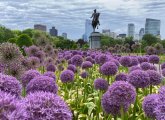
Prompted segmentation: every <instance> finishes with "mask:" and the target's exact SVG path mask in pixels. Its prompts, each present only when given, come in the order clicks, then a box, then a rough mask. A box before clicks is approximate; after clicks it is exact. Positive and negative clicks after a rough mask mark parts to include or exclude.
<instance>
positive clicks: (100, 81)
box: [94, 78, 109, 91]
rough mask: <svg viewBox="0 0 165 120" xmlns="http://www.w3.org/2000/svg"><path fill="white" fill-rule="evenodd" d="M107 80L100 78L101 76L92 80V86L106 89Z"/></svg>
mask: <svg viewBox="0 0 165 120" xmlns="http://www.w3.org/2000/svg"><path fill="white" fill-rule="evenodd" d="M108 86H109V84H108V81H106V80H104V79H102V78H98V79H96V80H95V81H94V88H95V89H96V90H104V91H106V90H107V89H108Z"/></svg>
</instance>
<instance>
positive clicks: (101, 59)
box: [98, 54, 108, 65]
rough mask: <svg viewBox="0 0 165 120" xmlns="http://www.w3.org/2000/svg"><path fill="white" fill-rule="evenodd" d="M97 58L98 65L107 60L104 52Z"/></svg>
mask: <svg viewBox="0 0 165 120" xmlns="http://www.w3.org/2000/svg"><path fill="white" fill-rule="evenodd" d="M98 59H99V64H100V65H103V64H104V63H105V62H108V57H107V56H106V55H105V54H101V55H100V56H99V58H98Z"/></svg>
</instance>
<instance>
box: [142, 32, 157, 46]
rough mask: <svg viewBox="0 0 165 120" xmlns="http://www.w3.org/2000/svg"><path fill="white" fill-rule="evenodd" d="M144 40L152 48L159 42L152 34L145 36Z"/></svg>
mask: <svg viewBox="0 0 165 120" xmlns="http://www.w3.org/2000/svg"><path fill="white" fill-rule="evenodd" d="M142 40H143V41H144V42H145V43H146V45H147V46H151V45H153V44H156V43H157V42H159V40H158V38H157V37H155V36H154V35H152V34H145V35H144V36H143V38H142Z"/></svg>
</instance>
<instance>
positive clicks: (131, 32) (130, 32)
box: [128, 23, 135, 37]
mask: <svg viewBox="0 0 165 120" xmlns="http://www.w3.org/2000/svg"><path fill="white" fill-rule="evenodd" d="M134 35H135V25H134V24H133V23H130V24H128V37H134Z"/></svg>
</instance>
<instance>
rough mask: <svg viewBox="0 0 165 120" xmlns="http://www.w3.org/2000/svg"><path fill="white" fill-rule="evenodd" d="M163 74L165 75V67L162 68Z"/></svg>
mask: <svg viewBox="0 0 165 120" xmlns="http://www.w3.org/2000/svg"><path fill="white" fill-rule="evenodd" d="M162 75H163V76H164V77H165V68H164V69H163V70H162Z"/></svg>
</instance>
